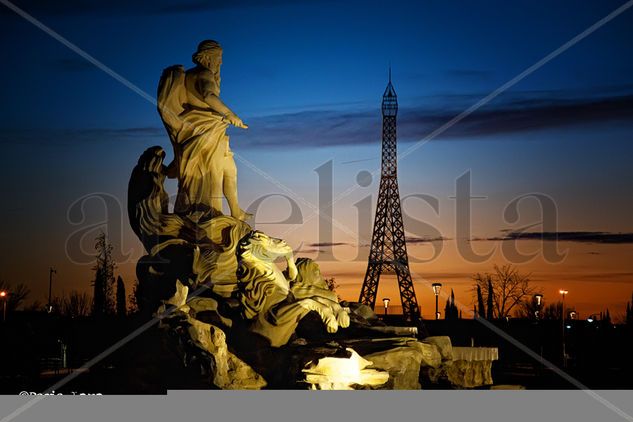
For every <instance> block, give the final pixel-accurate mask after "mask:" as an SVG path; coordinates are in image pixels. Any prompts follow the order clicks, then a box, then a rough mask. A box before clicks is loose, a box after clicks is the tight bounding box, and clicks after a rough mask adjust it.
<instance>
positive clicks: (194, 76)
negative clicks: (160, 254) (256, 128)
mask: <svg viewBox="0 0 633 422" xmlns="http://www.w3.org/2000/svg"><path fill="white" fill-rule="evenodd" d="M192 59H193V62H194V63H195V64H196V66H195V67H194V68H192V69H189V70H187V71H185V69H184V67H183V66H180V65H177V66H172V67H169V68H167V69H165V70H164V71H163V74H162V76H161V79H160V82H159V85H158V112H159V113H160V116H161V118H162V120H163V123H164V124H165V128H166V129H167V133H168V134H169V138H170V139H171V143H172V145H173V147H174V161H173V162H172V163H171V164H170V165H169V166H168V168H167V175H168V176H169V177H170V178H173V177H177V178H178V197H177V198H176V204H175V207H174V211H175V212H176V214H179V215H187V216H189V218H191V219H192V220H194V221H199V220H206V219H208V218H211V217H215V216H217V215H222V198H223V197H226V200H227V202H228V205H229V209H230V211H231V216H232V217H234V218H236V219H238V220H246V219H248V217H250V215H249V214H247V213H246V212H245V211H243V210H242V209H241V208H240V207H239V205H238V200H237V170H236V167H235V161H234V160H233V153H232V152H231V149H230V148H229V137H228V136H227V135H226V129H227V127H228V125H229V124H232V125H233V126H235V127H239V128H242V129H247V128H248V126H247V125H246V124H244V122H242V120H241V119H240V118H239V117H237V115H236V114H235V113H234V112H233V111H232V110H231V109H230V108H228V107H227V106H226V104H224V102H222V100H221V99H220V65H221V64H222V47H220V44H219V43H217V42H216V41H210V40H207V41H202V42H201V43H200V44H199V45H198V50H197V51H196V52H195V53H194V54H193V57H192Z"/></svg>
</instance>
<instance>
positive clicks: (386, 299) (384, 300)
mask: <svg viewBox="0 0 633 422" xmlns="http://www.w3.org/2000/svg"><path fill="white" fill-rule="evenodd" d="M389 301H391V299H389V298H388V297H386V298H384V299H383V300H382V303H384V304H385V315H387V309H388V308H389Z"/></svg>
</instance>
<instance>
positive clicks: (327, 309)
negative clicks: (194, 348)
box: [237, 231, 350, 347]
mask: <svg viewBox="0 0 633 422" xmlns="http://www.w3.org/2000/svg"><path fill="white" fill-rule="evenodd" d="M278 258H284V259H285V260H286V262H287V265H288V269H287V270H286V275H287V278H286V275H284V274H283V273H282V272H281V271H280V270H279V268H278V267H277V265H276V264H275V262H274V261H275V260H276V259H278ZM237 259H238V264H239V268H238V271H237V277H238V283H239V286H240V292H241V303H242V305H243V309H244V315H245V317H246V318H248V319H252V320H253V323H252V326H251V330H252V331H253V332H255V333H258V334H260V335H262V336H264V337H265V338H267V339H268V340H269V341H270V343H271V345H272V346H274V347H278V346H282V345H284V344H286V343H287V342H288V339H289V338H290V336H291V335H292V333H294V331H295V329H296V328H297V325H298V324H299V321H300V320H301V318H303V317H304V316H305V315H306V314H307V313H308V312H310V311H315V312H316V313H318V314H319V316H320V317H321V320H322V321H323V323H324V324H325V326H326V328H327V331H328V332H329V333H335V332H336V331H337V330H338V328H339V326H340V327H343V328H346V327H348V326H349V322H350V320H349V315H348V314H347V312H346V311H345V310H344V309H343V308H341V306H340V305H339V304H338V299H337V297H336V294H335V293H333V292H331V291H329V290H328V289H327V288H324V287H325V283H323V279H322V278H321V275H320V272H319V269H318V266H317V265H316V264H315V263H314V262H312V261H311V260H307V259H301V258H300V260H299V261H298V265H297V264H295V262H294V261H293V255H292V248H291V247H290V246H288V244H286V242H284V241H283V240H281V239H274V238H271V237H269V236H267V235H266V234H264V233H262V232H259V231H253V232H251V233H249V234H248V235H246V236H245V237H244V238H243V239H242V240H241V241H240V243H239V245H238V247H237ZM295 279H298V281H295V283H293V287H292V288H291V285H290V282H291V281H293V280H295ZM320 284H322V285H320Z"/></svg>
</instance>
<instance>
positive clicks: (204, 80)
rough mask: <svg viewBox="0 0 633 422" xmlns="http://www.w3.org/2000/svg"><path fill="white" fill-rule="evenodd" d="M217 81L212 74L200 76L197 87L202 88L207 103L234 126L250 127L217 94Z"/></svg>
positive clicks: (201, 91) (201, 92)
mask: <svg viewBox="0 0 633 422" xmlns="http://www.w3.org/2000/svg"><path fill="white" fill-rule="evenodd" d="M214 84H215V82H214V81H213V79H212V78H211V77H210V76H206V75H204V73H203V74H201V75H200V76H199V77H198V81H197V88H198V90H200V94H201V95H202V98H203V100H204V102H205V103H207V104H208V105H209V107H211V108H212V109H213V110H215V111H217V112H218V113H220V114H222V115H223V116H224V118H225V119H226V120H227V121H228V122H229V123H230V124H232V125H233V126H235V127H239V128H242V129H248V125H246V124H245V123H244V122H243V121H242V119H240V118H239V117H237V114H235V113H234V112H233V110H231V109H230V108H229V107H228V106H227V105H226V104H224V102H223V101H222V100H221V99H220V97H218V96H217V95H215V93H214V92H215V91H214V89H213V88H214Z"/></svg>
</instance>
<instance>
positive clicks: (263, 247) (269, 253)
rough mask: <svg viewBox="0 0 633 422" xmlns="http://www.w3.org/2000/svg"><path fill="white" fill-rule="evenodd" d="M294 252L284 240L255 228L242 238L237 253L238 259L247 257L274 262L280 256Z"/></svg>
mask: <svg viewBox="0 0 633 422" xmlns="http://www.w3.org/2000/svg"><path fill="white" fill-rule="evenodd" d="M289 253H292V248H291V247H290V246H289V245H288V244H287V243H286V242H284V241H283V240H281V239H275V238H274V237H270V236H268V235H267V234H265V233H262V232H260V231H257V230H253V231H251V232H250V233H248V234H247V235H246V236H244V237H242V239H240V241H239V243H238V245H237V249H236V254H237V257H238V260H240V259H243V258H245V257H250V258H255V259H256V260H261V261H266V262H272V261H274V260H275V259H277V258H279V257H280V256H285V255H287V254H289Z"/></svg>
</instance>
